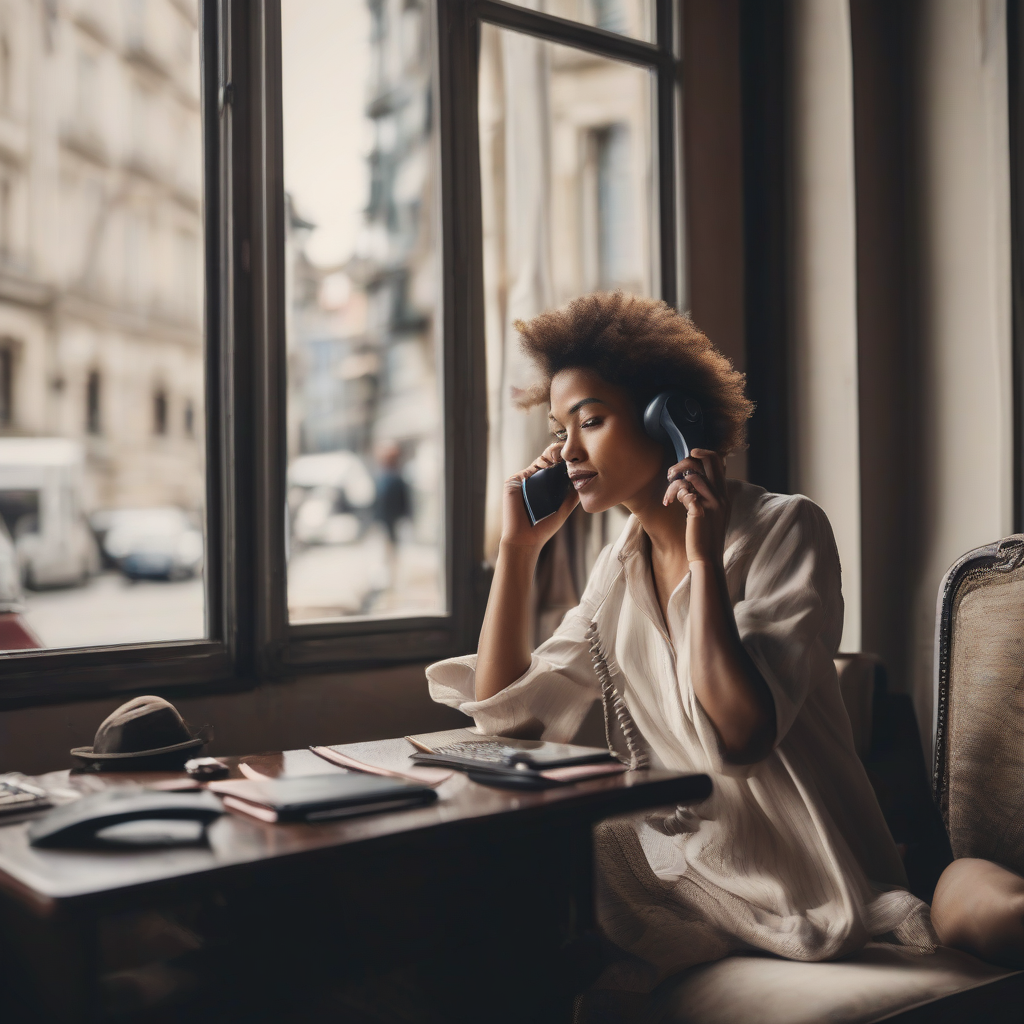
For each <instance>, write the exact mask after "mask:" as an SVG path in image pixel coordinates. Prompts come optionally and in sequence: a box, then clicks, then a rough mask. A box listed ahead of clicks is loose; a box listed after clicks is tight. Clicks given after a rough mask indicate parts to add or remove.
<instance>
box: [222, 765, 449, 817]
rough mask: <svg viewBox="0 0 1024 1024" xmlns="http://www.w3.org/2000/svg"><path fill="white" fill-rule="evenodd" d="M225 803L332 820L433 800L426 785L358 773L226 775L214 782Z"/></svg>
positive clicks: (257, 813) (263, 813) (258, 812)
mask: <svg viewBox="0 0 1024 1024" xmlns="http://www.w3.org/2000/svg"><path fill="white" fill-rule="evenodd" d="M206 788H207V789H209V790H212V791H213V792H214V793H216V794H217V795H218V796H220V797H221V799H222V800H223V801H224V806H225V807H228V808H230V809H231V810H234V811H241V812H242V813H243V814H248V815H250V816H251V817H253V818H258V819H259V820H260V821H269V822H287V821H310V822H312V821H331V820H335V819H337V818H350V817H354V816H356V815H359V814H373V813H375V812H378V811H398V810H403V809H404V808H406V807H420V806H422V805H424V804H428V803H432V802H433V801H434V800H436V799H437V794H436V793H435V792H434V791H433V790H432V789H430V788H429V787H428V786H419V785H414V784H412V783H409V782H403V781H400V780H398V779H389V778H382V777H380V776H377V775H361V774H357V773H356V772H351V773H346V774H344V775H342V774H340V773H336V774H333V775H304V776H298V777H296V778H291V779H288V778H285V779H259V780H256V779H225V780H224V781H221V782H210V783H208V784H207V787H206Z"/></svg>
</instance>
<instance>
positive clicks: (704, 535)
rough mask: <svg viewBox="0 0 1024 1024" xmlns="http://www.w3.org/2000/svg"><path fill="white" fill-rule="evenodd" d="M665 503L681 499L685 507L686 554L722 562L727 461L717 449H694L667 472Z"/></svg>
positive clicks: (695, 559)
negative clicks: (686, 457)
mask: <svg viewBox="0 0 1024 1024" xmlns="http://www.w3.org/2000/svg"><path fill="white" fill-rule="evenodd" d="M668 479H669V485H668V489H667V490H666V491H665V498H664V503H665V504H666V505H671V504H672V502H673V501H679V502H681V503H682V504H683V505H684V506H685V507H686V557H687V560H688V561H689V563H690V564H691V565H692V564H693V563H694V562H707V563H709V564H711V565H713V566H720V565H721V564H722V555H723V552H724V551H725V530H726V527H727V526H728V524H729V493H728V491H727V489H726V485H725V463H724V462H723V460H722V456H721V455H719V454H718V452H715V451H711V450H710V449H708V448H694V449H693V450H692V451H691V453H690V458H688V459H683V461H682V462H677V463H676V464H675V465H674V466H672V467H671V468H670V469H669V471H668Z"/></svg>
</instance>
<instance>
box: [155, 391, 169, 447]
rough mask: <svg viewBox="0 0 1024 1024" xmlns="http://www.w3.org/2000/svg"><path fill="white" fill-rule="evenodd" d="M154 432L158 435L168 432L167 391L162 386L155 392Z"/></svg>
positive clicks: (161, 435)
mask: <svg viewBox="0 0 1024 1024" xmlns="http://www.w3.org/2000/svg"><path fill="white" fill-rule="evenodd" d="M153 433H154V434H156V436H157V437H163V436H164V434H166V433H167V392H166V391H164V390H163V389H162V388H160V389H158V390H157V391H155V392H154V394H153Z"/></svg>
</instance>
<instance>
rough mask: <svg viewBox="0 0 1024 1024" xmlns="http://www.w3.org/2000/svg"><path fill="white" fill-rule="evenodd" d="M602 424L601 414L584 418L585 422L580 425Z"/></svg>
mask: <svg viewBox="0 0 1024 1024" xmlns="http://www.w3.org/2000/svg"><path fill="white" fill-rule="evenodd" d="M600 425H601V417H600V416H591V417H590V419H589V420H584V421H583V423H581V424H580V426H582V427H597V426H600Z"/></svg>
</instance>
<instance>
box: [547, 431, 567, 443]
mask: <svg viewBox="0 0 1024 1024" xmlns="http://www.w3.org/2000/svg"><path fill="white" fill-rule="evenodd" d="M551 436H552V437H553V438H554V439H555V440H556V441H564V440H565V437H566V433H565V431H564V430H552V431H551Z"/></svg>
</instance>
